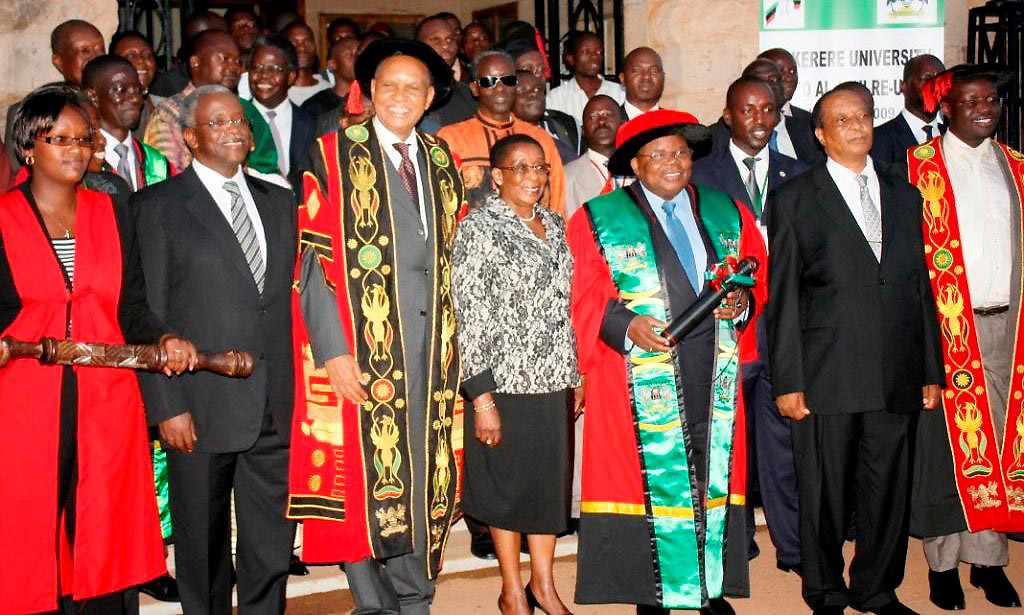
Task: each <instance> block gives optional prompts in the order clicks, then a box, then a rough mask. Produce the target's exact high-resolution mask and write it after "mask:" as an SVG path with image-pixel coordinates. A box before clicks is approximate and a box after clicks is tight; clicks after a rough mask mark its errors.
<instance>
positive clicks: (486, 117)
mask: <svg viewBox="0 0 1024 615" xmlns="http://www.w3.org/2000/svg"><path fill="white" fill-rule="evenodd" d="M472 74H473V81H472V82H471V83H470V85H469V87H470V89H472V91H473V95H474V96H476V97H477V98H478V99H479V100H480V107H479V108H478V109H477V112H476V115H475V116H473V117H471V118H470V119H468V120H465V121H463V122H459V123H457V124H452V125H451V126H445V127H443V128H441V130H440V131H438V133H437V136H438V137H440V138H442V139H444V140H445V141H447V142H448V146H449V147H451V149H452V153H453V154H455V156H456V157H457V158H458V159H459V160H460V161H461V165H462V166H461V167H460V170H459V172H460V173H461V174H462V183H463V186H464V187H465V190H466V200H467V201H468V202H469V205H470V207H476V206H478V205H481V204H483V202H484V200H485V199H486V198H487V195H488V194H490V193H491V192H492V191H493V190H494V186H493V184H492V180H491V168H490V147H491V144H492V143H494V142H496V141H497V140H498V139H501V138H502V137H507V136H508V135H511V134H525V135H529V136H531V137H533V138H534V139H536V140H537V142H538V143H540V146H541V148H542V149H543V150H544V159H545V160H547V161H548V162H549V163H550V164H551V174H550V175H549V176H548V189H547V191H546V193H545V195H544V197H543V198H542V199H541V203H542V204H543V205H545V206H546V207H547V208H548V209H550V210H552V211H555V212H558V213H559V214H561V215H565V198H564V195H565V178H564V172H563V168H562V162H561V158H560V156H559V155H558V148H557V147H556V146H555V142H554V140H553V139H552V138H551V136H550V135H548V133H547V132H546V131H544V130H543V129H542V128H539V127H537V126H534V125H533V124H530V123H527V122H524V121H523V120H520V119H519V118H517V117H515V116H514V115H513V114H512V108H513V106H514V105H515V100H516V83H517V82H518V78H517V77H516V70H515V62H514V61H513V59H512V56H510V55H509V54H508V53H507V52H505V51H499V50H494V49H491V50H487V51H482V52H480V53H479V54H478V55H477V56H476V59H475V60H473V70H472Z"/></svg>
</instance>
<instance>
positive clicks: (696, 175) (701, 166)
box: [690, 146, 810, 217]
mask: <svg viewBox="0 0 1024 615" xmlns="http://www.w3.org/2000/svg"><path fill="white" fill-rule="evenodd" d="M808 168H810V167H808V166H807V165H806V164H804V163H802V162H800V161H799V160H796V159H794V158H790V157H789V156H786V155H785V154H780V153H779V152H773V151H770V150H768V193H769V194H770V193H771V191H772V190H775V189H776V188H778V187H779V186H781V185H782V184H784V183H786V182H787V181H789V180H791V179H793V178H794V177H796V176H797V175H799V174H800V173H803V172H804V171H806V170H807V169H808ZM744 179H745V177H742V176H741V175H740V170H739V168H738V167H737V166H736V161H735V160H733V157H732V154H730V153H729V148H728V146H727V147H726V148H725V149H720V150H717V151H713V152H711V154H709V155H707V156H705V157H703V158H699V159H698V160H696V161H695V162H694V163H693V175H692V177H691V180H690V181H692V182H693V183H695V184H699V185H702V186H708V187H709V188H714V189H715V190H718V191H720V192H724V193H726V194H728V195H729V196H731V197H732V198H733V199H734V200H735V201H737V202H739V203H743V204H744V205H746V206H747V209H749V210H750V212H751V213H753V214H754V215H755V217H756V215H757V212H755V211H754V207H753V205H752V204H751V202H750V196H749V195H748V194H747V188H746V186H745V185H744ZM767 199H768V195H767V194H765V195H764V197H763V198H762V203H766V202H767Z"/></svg>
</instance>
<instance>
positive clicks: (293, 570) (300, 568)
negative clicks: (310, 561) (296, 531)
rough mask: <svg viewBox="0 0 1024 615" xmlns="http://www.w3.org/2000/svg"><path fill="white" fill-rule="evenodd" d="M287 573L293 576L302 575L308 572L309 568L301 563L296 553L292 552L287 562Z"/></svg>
mask: <svg viewBox="0 0 1024 615" xmlns="http://www.w3.org/2000/svg"><path fill="white" fill-rule="evenodd" d="M288 574H290V575H292V576H293V577H304V576H306V575H308V574H309V568H306V565H305V564H303V563H302V560H300V559H299V556H298V555H295V554H294V553H292V558H291V560H289V562H288Z"/></svg>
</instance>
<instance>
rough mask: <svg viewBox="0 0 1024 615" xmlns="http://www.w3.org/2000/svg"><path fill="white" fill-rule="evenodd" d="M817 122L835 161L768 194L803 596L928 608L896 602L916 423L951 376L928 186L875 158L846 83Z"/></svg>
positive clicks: (828, 604)
mask: <svg viewBox="0 0 1024 615" xmlns="http://www.w3.org/2000/svg"><path fill="white" fill-rule="evenodd" d="M813 118H814V124H815V134H816V136H817V137H818V139H819V140H820V141H821V143H822V145H823V146H824V148H825V152H826V153H827V155H828V160H827V162H826V163H824V164H819V165H817V166H815V167H814V168H813V169H811V170H810V171H807V172H806V173H804V174H802V175H800V176H799V177H796V178H794V179H793V180H792V181H790V182H788V183H786V185H784V186H781V187H780V188H779V189H777V190H775V191H773V192H772V193H771V194H770V195H769V198H768V205H767V210H768V214H767V215H768V238H769V240H770V245H771V261H770V271H769V280H770V282H769V284H770V285H769V295H770V297H771V300H770V301H769V302H768V304H767V306H766V316H767V322H768V327H767V328H768V343H769V349H770V356H771V365H772V384H773V387H774V392H775V395H776V396H777V397H776V403H777V404H778V406H779V411H780V412H781V413H782V414H783V415H784V416H786V417H788V418H790V419H791V420H792V421H793V445H794V450H795V453H796V466H797V481H798V485H799V490H800V554H801V562H800V563H801V571H802V577H803V596H804V600H805V601H806V602H807V604H808V605H809V606H810V607H811V608H812V609H813V610H814V613H815V614H820V615H838V614H841V613H843V612H844V609H845V608H846V607H847V606H853V607H854V608H857V609H859V610H864V611H870V612H872V613H878V614H881V615H902V614H908V613H914V611H912V610H910V609H909V608H907V607H906V606H904V605H903V604H902V603H900V601H899V600H898V599H897V597H896V588H897V587H898V586H899V585H900V583H901V582H902V580H903V571H904V568H905V564H906V555H907V533H908V524H909V502H908V499H909V479H910V469H911V460H912V459H913V434H914V432H915V428H916V424H917V416H918V413H919V412H920V411H921V409H922V407H923V408H925V409H927V410H932V409H934V408H935V407H936V406H937V405H938V402H939V394H940V386H941V385H942V383H943V380H944V376H943V366H942V357H941V346H940V341H939V330H938V326H937V324H936V316H935V305H934V299H933V296H932V291H931V286H930V283H929V280H928V270H927V268H926V264H925V260H924V246H923V239H922V233H921V207H922V206H921V197H920V195H919V194H918V192H917V191H916V190H915V189H914V188H913V186H910V185H908V184H907V182H906V180H904V179H901V178H900V177H898V176H896V175H893V174H891V173H889V172H888V171H885V170H882V169H881V168H879V167H877V166H876V165H875V164H874V163H873V161H872V160H871V158H870V156H868V152H869V150H870V149H871V131H872V119H873V118H872V113H871V109H870V107H869V105H868V103H867V101H866V100H864V98H863V97H862V96H860V95H858V94H857V93H855V92H851V91H848V90H833V91H831V92H829V93H827V94H825V96H823V97H822V98H821V99H820V100H819V101H818V102H817V104H815V109H814V112H813ZM854 505H856V510H857V543H856V550H855V554H854V557H853V562H852V564H851V566H850V586H849V588H847V586H846V583H845V580H844V576H843V575H844V568H845V564H844V562H843V540H844V537H845V529H846V521H847V518H848V513H849V511H850V510H852V508H853V507H854Z"/></svg>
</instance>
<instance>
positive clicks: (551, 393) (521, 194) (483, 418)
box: [452, 134, 583, 615]
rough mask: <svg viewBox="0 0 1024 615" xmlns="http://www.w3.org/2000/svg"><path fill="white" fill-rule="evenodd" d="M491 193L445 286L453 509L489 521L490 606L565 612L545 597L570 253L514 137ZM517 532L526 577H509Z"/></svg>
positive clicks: (555, 502)
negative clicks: (459, 461) (463, 417)
mask: <svg viewBox="0 0 1024 615" xmlns="http://www.w3.org/2000/svg"><path fill="white" fill-rule="evenodd" d="M490 154H491V160H490V164H491V169H492V171H491V172H492V177H493V179H494V184H495V186H497V194H491V195H489V196H488V198H487V200H486V202H485V204H484V206H483V207H479V208H477V209H474V210H473V211H471V212H470V214H469V215H468V216H467V217H466V219H465V220H463V221H462V222H461V223H460V224H459V229H458V232H457V234H456V236H455V247H454V252H453V256H452V261H453V262H452V285H453V290H454V294H455V309H456V314H457V317H458V338H459V348H460V350H461V352H462V362H463V369H464V374H465V375H466V380H465V381H464V382H463V386H464V389H465V392H466V393H467V395H468V396H469V397H470V398H471V399H472V400H473V412H469V413H467V426H466V428H467V430H468V431H470V432H471V433H473V434H474V435H475V438H468V439H467V441H466V460H465V464H466V474H465V483H464V485H463V491H462V496H463V501H462V507H463V510H464V511H465V512H466V514H468V515H470V516H472V517H473V518H475V519H479V520H480V521H481V522H484V523H487V524H488V525H489V526H490V530H491V536H492V538H493V539H494V545H495V550H496V551H497V553H498V563H499V565H500V567H501V575H502V591H501V597H500V598H499V600H498V606H499V608H500V609H501V612H502V613H505V614H507V615H524V614H528V613H532V612H533V608H534V607H539V608H540V609H541V610H542V611H543V612H544V613H548V614H550V615H566V614H568V613H569V611H568V610H567V609H566V608H565V605H564V604H563V603H562V601H561V599H560V598H559V597H558V593H557V591H556V590H555V585H554V577H553V575H552V565H553V559H554V551H555V535H556V534H559V533H561V532H563V531H565V529H566V522H567V519H568V514H569V498H568V480H569V477H570V476H571V474H570V472H569V463H570V455H569V434H568V425H569V416H568V414H569V400H568V396H569V394H570V393H571V391H570V389H572V388H574V387H575V388H576V391H575V399H576V407H577V411H578V409H579V407H580V406H581V403H582V394H583V390H582V386H580V385H581V382H580V377H579V371H578V369H577V365H576V339H575V336H574V334H573V329H572V325H571V322H570V319H569V283H570V279H571V277H572V255H571V254H570V253H569V247H568V245H567V244H566V241H565V222H564V221H563V220H562V219H561V218H560V217H559V216H558V214H555V213H553V212H551V211H549V210H547V209H546V208H544V207H543V206H541V205H539V201H540V198H541V196H542V194H543V192H544V186H546V185H547V179H548V178H547V174H548V170H549V168H550V167H549V166H548V164H547V162H546V161H545V160H544V151H543V150H542V149H541V146H540V144H539V143H537V141H536V140H534V139H533V138H532V137H529V136H527V135H522V134H516V135H510V136H508V137H505V138H503V139H499V140H498V141H497V142H496V143H495V144H494V146H493V147H492V148H491V152H490ZM521 534H527V535H528V536H527V542H528V545H529V549H530V569H531V579H530V582H529V583H528V584H527V585H526V587H525V590H524V587H523V584H522V579H521V578H520V576H519V546H520V540H521V538H520V535H521Z"/></svg>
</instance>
